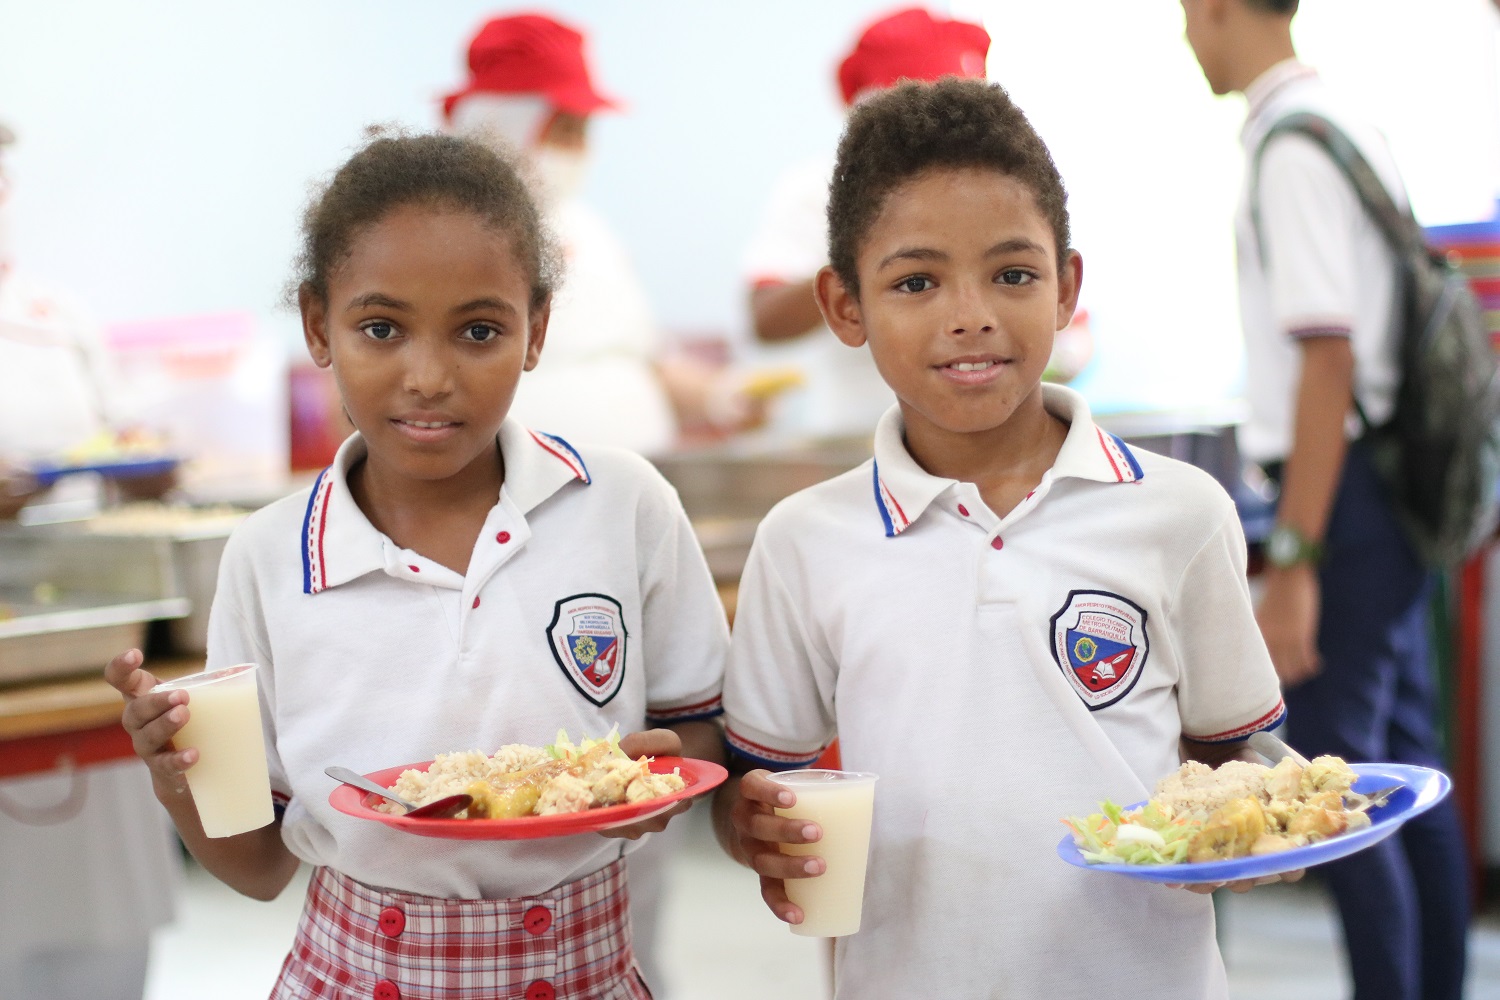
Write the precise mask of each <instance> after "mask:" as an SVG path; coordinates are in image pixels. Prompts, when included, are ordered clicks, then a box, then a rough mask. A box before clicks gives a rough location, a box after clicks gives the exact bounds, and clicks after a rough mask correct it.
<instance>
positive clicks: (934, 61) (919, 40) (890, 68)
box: [839, 7, 990, 104]
mask: <svg viewBox="0 0 1500 1000" xmlns="http://www.w3.org/2000/svg"><path fill="white" fill-rule="evenodd" d="M989 51H990V35H989V32H987V31H985V30H984V29H983V28H982V27H980V26H979V25H977V24H970V23H969V22H967V21H947V20H939V19H937V18H935V17H933V16H932V14H930V13H929V12H927V11H926V10H923V9H922V8H920V7H912V8H910V9H907V10H902V11H897V12H896V13H894V14H891V15H889V16H887V17H883V18H881V19H880V20H878V21H876V22H875V23H873V24H871V25H870V26H869V27H868V28H866V29H865V31H864V34H862V35H860V36H859V41H858V42H856V43H855V45H854V51H853V52H851V53H849V55H848V57H847V58H846V59H845V60H844V61H843V62H842V63H840V64H839V89H840V90H842V91H843V94H844V103H845V104H853V103H854V99H855V98H856V97H858V96H859V95H860V93H862V92H863V91H866V90H869V89H870V88H872V87H889V86H891V85H892V84H894V83H895V82H896V81H898V80H940V79H942V78H943V77H945V76H967V77H982V76H984V60H985V56H987V55H988V54H989Z"/></svg>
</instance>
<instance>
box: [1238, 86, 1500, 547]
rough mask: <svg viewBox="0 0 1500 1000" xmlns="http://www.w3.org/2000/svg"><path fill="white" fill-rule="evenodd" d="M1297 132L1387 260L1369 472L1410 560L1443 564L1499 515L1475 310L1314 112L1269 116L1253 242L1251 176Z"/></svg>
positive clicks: (1499, 455) (1496, 394) (1492, 374)
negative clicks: (1350, 200) (1387, 327)
mask: <svg viewBox="0 0 1500 1000" xmlns="http://www.w3.org/2000/svg"><path fill="white" fill-rule="evenodd" d="M1287 133H1296V134H1298V135H1304V136H1307V137H1308V138H1310V139H1312V140H1314V141H1315V142H1317V143H1318V145H1320V146H1321V147H1322V148H1323V149H1324V150H1326V151H1327V152H1328V154H1329V156H1330V157H1331V158H1332V159H1333V162H1334V163H1336V164H1337V165H1338V166H1339V168H1340V169H1341V170H1342V171H1343V172H1344V175H1345V176H1346V177H1348V178H1349V181H1350V183H1352V184H1353V185H1354V190H1355V192H1356V193H1358V195H1359V199H1360V202H1361V203H1362V204H1363V205H1364V208H1365V211H1366V212H1368V213H1369V214H1370V217H1371V218H1372V219H1374V221H1375V223H1376V224H1377V225H1378V226H1379V227H1380V230H1381V231H1382V232H1383V233H1384V234H1385V238H1386V240H1387V241H1389V243H1390V245H1391V248H1392V249H1393V250H1394V251H1395V253H1396V258H1397V261H1398V266H1399V267H1400V271H1401V273H1400V275H1399V276H1398V284H1397V288H1398V293H1399V298H1398V300H1397V301H1398V307H1397V309H1396V315H1395V322H1396V323H1397V325H1398V330H1397V338H1396V344H1397V363H1398V367H1399V371H1400V373H1401V376H1400V380H1399V383H1398V386H1397V390H1396V400H1395V407H1394V409H1393V410H1392V413H1391V417H1390V419H1389V420H1388V421H1386V422H1385V423H1384V424H1381V425H1380V426H1379V427H1374V426H1372V425H1371V424H1370V421H1369V420H1368V419H1367V418H1366V417H1365V413H1364V409H1363V408H1362V407H1361V406H1360V405H1359V400H1358V398H1357V397H1356V399H1355V402H1354V406H1355V410H1356V411H1357V412H1358V414H1359V419H1360V422H1361V423H1363V425H1364V429H1365V433H1364V435H1363V440H1364V441H1365V442H1366V444H1367V445H1368V446H1369V449H1370V454H1371V456H1372V459H1373V462H1374V465H1375V468H1376V471H1377V472H1378V473H1379V475H1380V479H1381V481H1382V482H1383V484H1384V485H1385V487H1386V490H1387V493H1388V495H1389V496H1390V498H1391V500H1392V503H1393V506H1394V507H1395V510H1396V515H1397V518H1398V519H1399V520H1400V522H1401V525H1402V527H1403V528H1404V529H1405V531H1406V534H1407V537H1408V538H1409V539H1410V541H1411V543H1412V545H1413V547H1414V548H1415V550H1416V552H1417V555H1418V556H1419V557H1420V558H1421V559H1422V561H1423V562H1425V563H1427V564H1428V565H1429V566H1432V567H1434V568H1442V567H1448V566H1453V565H1455V564H1457V563H1459V562H1461V561H1462V560H1463V559H1464V558H1465V557H1467V556H1468V555H1469V554H1470V553H1472V552H1474V551H1475V550H1476V549H1477V548H1478V547H1479V546H1481V545H1482V544H1483V543H1484V542H1485V541H1486V539H1488V538H1489V536H1490V534H1491V533H1492V532H1493V531H1494V530H1495V525H1496V520H1497V517H1500V494H1497V491H1496V487H1497V484H1500V379H1497V376H1496V372H1497V365H1496V359H1495V350H1494V348H1493V347H1492V346H1491V344H1490V337H1489V332H1488V330H1487V329H1486V327H1485V322H1484V313H1483V310H1482V309H1481V307H1480V304H1479V300H1478V298H1477V297H1476V296H1475V294H1474V292H1473V290H1472V289H1471V288H1470V287H1469V283H1468V280H1467V279H1466V278H1465V277H1464V275H1463V274H1462V273H1461V272H1460V271H1459V270H1458V268H1457V267H1455V266H1454V265H1453V264H1452V263H1450V262H1449V261H1448V259H1447V258H1446V257H1445V256H1444V255H1442V254H1440V253H1438V252H1436V251H1434V250H1432V249H1431V248H1430V247H1429V246H1428V245H1427V240H1426V238H1425V236H1424V235H1423V233H1422V229H1421V227H1420V226H1419V225H1418V224H1417V220H1416V218H1415V217H1414V216H1413V215H1412V214H1411V212H1410V210H1407V211H1402V210H1400V209H1398V208H1397V207H1396V204H1395V202H1394V201H1393V200H1392V198H1391V195H1390V193H1389V192H1388V191H1386V189H1385V185H1384V184H1382V183H1381V182H1380V179H1379V177H1378V176H1376V174H1375V171H1374V170H1373V169H1371V167H1370V165H1369V163H1367V162H1366V160H1365V158H1364V156H1363V155H1361V154H1360V152H1359V149H1358V148H1357V147H1356V146H1355V145H1354V143H1353V142H1352V141H1351V140H1350V139H1349V138H1348V136H1346V135H1345V134H1344V133H1343V132H1341V131H1340V130H1339V129H1338V127H1337V126H1335V125H1334V124H1333V123H1332V122H1330V121H1328V120H1327V119H1326V118H1323V117H1322V116H1320V115H1316V114H1311V113H1308V112H1297V113H1294V114H1290V115H1287V116H1286V117H1284V118H1282V119H1280V120H1279V121H1277V122H1276V123H1275V124H1274V125H1273V126H1272V127H1271V130H1270V132H1268V133H1267V134H1266V137H1265V138H1264V139H1263V140H1261V143H1260V146H1259V148H1258V149H1257V150H1256V154H1255V160H1254V166H1253V168H1252V169H1253V173H1252V175H1251V187H1250V192H1251V194H1250V212H1251V219H1252V221H1253V223H1254V227H1255V233H1256V239H1257V240H1258V241H1259V242H1260V243H1261V256H1262V260H1264V255H1265V249H1264V246H1265V244H1264V241H1263V240H1261V222H1260V200H1259V180H1260V161H1261V158H1262V157H1263V156H1264V155H1265V151H1266V145H1267V144H1268V143H1269V142H1270V140H1271V139H1272V138H1273V137H1275V136H1278V135H1284V134H1287Z"/></svg>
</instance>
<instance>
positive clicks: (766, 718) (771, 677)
mask: <svg viewBox="0 0 1500 1000" xmlns="http://www.w3.org/2000/svg"><path fill="white" fill-rule="evenodd" d="M776 548H777V546H776V544H775V543H774V541H768V539H767V537H766V530H765V526H762V529H761V532H760V534H758V535H757V537H756V540H755V544H754V545H753V546H752V547H751V550H750V557H749V559H748V561H747V563H746V565H745V572H744V574H743V575H742V577H741V579H740V590H739V597H738V600H737V602H736V609H735V621H734V636H733V638H732V640H731V642H730V646H729V664H728V666H727V668H726V669H725V677H724V708H725V715H726V721H727V726H726V736H727V738H728V740H729V747H730V749H731V750H732V751H733V752H734V753H735V754H736V755H737V756H739V757H742V758H744V759H745V760H747V761H749V762H751V763H753V764H755V765H757V766H760V767H767V768H770V769H771V770H773V771H784V770H790V769H792V768H797V767H806V766H807V765H809V764H811V763H812V762H813V761H815V760H817V759H818V757H819V756H820V755H821V754H822V752H823V750H824V748H825V747H827V746H828V744H829V743H830V742H832V740H833V737H834V729H835V717H834V711H833V695H834V689H835V685H836V682H837V679H838V670H837V667H836V665H835V663H834V661H833V658H832V657H831V656H830V655H828V653H827V652H826V650H824V649H823V648H822V646H821V644H819V643H818V642H817V641H816V638H815V636H814V633H813V630H812V629H811V628H810V627H809V626H808V624H807V622H806V619H805V617H804V615H805V611H806V609H807V607H808V606H809V603H810V601H809V599H810V595H808V594H803V593H797V592H796V589H794V588H793V587H792V586H789V585H788V583H787V581H786V579H785V578H784V577H783V576H782V575H781V572H780V571H779V570H778V566H777V563H778V559H777V558H776V556H775V555H774V554H773V553H774V550H775V549H776ZM796 578H797V577H796V576H793V579H796Z"/></svg>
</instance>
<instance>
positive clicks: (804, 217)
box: [744, 157, 895, 437]
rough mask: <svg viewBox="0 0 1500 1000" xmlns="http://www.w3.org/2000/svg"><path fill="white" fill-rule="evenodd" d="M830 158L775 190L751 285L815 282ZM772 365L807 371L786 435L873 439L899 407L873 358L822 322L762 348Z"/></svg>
mask: <svg viewBox="0 0 1500 1000" xmlns="http://www.w3.org/2000/svg"><path fill="white" fill-rule="evenodd" d="M832 176H833V159H832V158H828V157H823V158H819V159H817V160H814V161H811V162H808V163H804V164H801V165H799V166H797V167H794V168H792V169H790V170H788V171H787V172H786V173H785V174H784V175H783V176H782V177H781V178H780V179H779V180H778V181H777V184H776V187H775V188H774V189H773V190H772V192H771V197H770V200H769V201H768V203H767V204H766V207H765V209H764V211H763V212H762V215H761V222H760V227H759V229H757V231H756V233H755V236H754V238H753V240H752V241H751V243H750V246H749V247H748V248H747V249H746V251H745V261H744V271H745V276H746V278H747V280H748V281H749V283H750V285H751V286H752V287H759V286H765V285H781V284H792V283H795V282H800V281H808V280H810V279H811V278H812V277H813V275H815V274H817V273H818V269H819V268H821V267H822V266H823V265H824V264H826V263H828V219H827V212H828V181H829V178H831V177H832ZM755 350H756V354H757V356H758V358H759V359H760V360H761V361H762V362H765V363H774V364H786V365H792V366H795V367H797V368H799V369H801V371H802V373H803V375H804V376H805V378H806V382H805V383H804V385H803V386H802V387H801V388H798V389H796V390H793V391H792V392H789V393H788V394H787V395H786V397H785V398H783V399H781V400H779V401H778V402H777V406H776V409H775V413H774V423H773V425H772V430H773V431H774V432H776V433H779V434H784V435H799V436H811V437H847V436H851V435H863V434H868V433H869V431H870V428H871V427H873V426H875V422H876V421H877V420H879V419H880V415H881V414H882V413H884V412H885V411H886V408H887V407H889V406H890V405H891V403H893V402H894V401H895V397H894V396H892V394H891V390H890V387H889V386H887V385H886V384H885V382H884V381H882V379H881V378H880V372H879V371H877V370H876V368H875V361H874V358H873V357H872V356H871V354H870V352H869V351H867V350H865V349H864V348H853V347H849V346H848V345H846V344H844V343H843V342H842V341H840V340H839V339H838V338H837V337H835V336H834V335H833V331H832V330H830V329H828V327H827V326H825V325H823V324H821V323H820V324H818V326H817V327H816V328H815V329H813V330H812V331H810V332H809V333H806V334H804V335H803V336H801V337H798V338H797V339H795V340H791V341H785V342H782V343H776V344H757V345H756V348H755Z"/></svg>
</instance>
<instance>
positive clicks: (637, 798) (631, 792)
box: [625, 772, 687, 803]
mask: <svg viewBox="0 0 1500 1000" xmlns="http://www.w3.org/2000/svg"><path fill="white" fill-rule="evenodd" d="M686 787H687V782H686V781H683V780H682V775H680V774H677V773H676V772H673V773H672V774H650V773H647V774H643V775H641V776H640V777H638V778H636V779H635V780H634V781H632V782H631V783H630V787H629V788H627V789H625V801H626V802H631V803H635V802H646V801H648V800H650V799H659V798H661V797H662V796H663V795H671V794H672V793H673V792H680V791H682V790H683V789H684V788H686Z"/></svg>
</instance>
